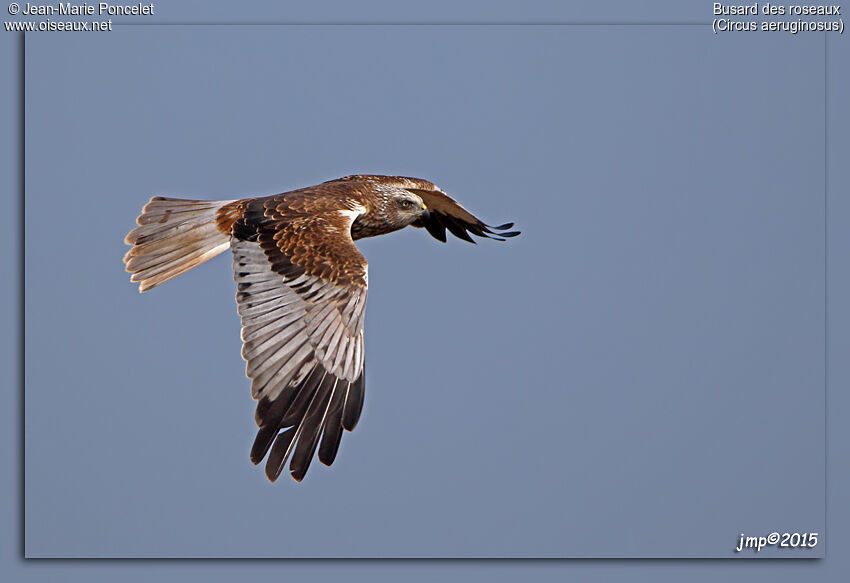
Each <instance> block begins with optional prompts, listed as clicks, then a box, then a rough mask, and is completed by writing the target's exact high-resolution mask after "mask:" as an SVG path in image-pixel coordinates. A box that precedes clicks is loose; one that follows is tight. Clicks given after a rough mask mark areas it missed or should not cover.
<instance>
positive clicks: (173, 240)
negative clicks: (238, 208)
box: [124, 196, 236, 292]
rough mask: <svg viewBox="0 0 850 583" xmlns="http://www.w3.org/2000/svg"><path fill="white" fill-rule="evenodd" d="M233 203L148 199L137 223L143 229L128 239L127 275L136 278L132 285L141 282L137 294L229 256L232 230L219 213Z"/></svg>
mask: <svg viewBox="0 0 850 583" xmlns="http://www.w3.org/2000/svg"><path fill="white" fill-rule="evenodd" d="M233 202H236V201H232V200H183V199H180V198H165V197H162V196H155V197H153V198H152V199H150V202H148V204H146V205H145V207H144V208H143V209H142V214H141V215H139V218H137V219H136V223H138V225H139V226H138V227H136V228H135V229H133V230H132V231H130V232H129V233H127V236H126V237H125V238H124V242H125V243H126V244H128V245H132V246H133V248H132V249H130V250H129V251H128V252H127V254H126V255H125V256H124V263H125V266H126V269H127V271H129V272H130V273H132V274H133V276H132V277H131V278H130V281H137V282H139V291H140V292H144V291H147V290H149V289H151V288H154V287H156V286H158V285H159V284H161V283H164V282H166V281H168V280H169V279H171V278H173V277H177V276H178V275H180V274H181V273H183V272H184V271H189V270H190V269H192V268H193V267H195V266H197V265H200V264H201V263H203V262H204V261H207V260H208V259H212V258H213V257H215V256H216V255H218V254H219V253H221V252H223V251H225V250H227V248H228V247H229V246H230V235H229V231H230V229H229V226H230V225H229V224H226V223H227V221H226V220H222V219H223V218H224V217H223V216H222V213H221V212H220V211H226V210H227V209H223V207H225V206H226V205H229V204H231V203H233ZM225 214H227V213H225ZM217 219H219V220H218V221H217ZM217 222H218V224H217ZM231 222H232V221H231ZM225 225H226V226H227V227H228V228H223V227H224V226H225Z"/></svg>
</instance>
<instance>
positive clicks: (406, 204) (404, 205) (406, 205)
mask: <svg viewBox="0 0 850 583" xmlns="http://www.w3.org/2000/svg"><path fill="white" fill-rule="evenodd" d="M398 204H399V206H401V208H403V209H409V208H413V201H410V200H407V199H405V200H401V201H399V203H398Z"/></svg>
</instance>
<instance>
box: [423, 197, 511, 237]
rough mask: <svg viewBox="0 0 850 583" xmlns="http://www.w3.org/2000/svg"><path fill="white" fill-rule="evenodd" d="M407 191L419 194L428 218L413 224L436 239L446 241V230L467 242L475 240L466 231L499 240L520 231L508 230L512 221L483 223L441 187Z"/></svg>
mask: <svg viewBox="0 0 850 583" xmlns="http://www.w3.org/2000/svg"><path fill="white" fill-rule="evenodd" d="M407 190H409V191H411V192H414V193H416V194H418V195H419V196H420V197H422V200H423V201H424V202H425V205H426V206H427V207H428V211H429V213H430V214H429V216H428V217H427V218H422V219H418V220H417V221H416V222H415V223H413V226H414V227H425V228H426V229H428V232H429V233H431V235H433V237H434V238H435V239H437V240H438V241H442V242H443V243H445V242H446V229H448V230H449V232H451V234H452V235H454V236H455V237H458V238H460V239H463V240H464V241H469V242H470V243H475V240H473V238H472V237H470V236H469V233H472V234H473V235H477V236H478V237H486V238H488V239H496V240H498V241H504V238H503V237H516V236H517V235H519V234H520V233H519V231H507V229H510V228H511V227H513V226H514V224H513V223H505V224H504V225H499V226H498V227H493V226H491V225H488V224H486V223H483V222H482V221H481V220H479V219H478V218H477V217H476V216H474V215H473V214H472V213H470V212H469V211H468V210H466V209H465V208H463V206H461V204H460V203H459V202H457V201H456V200H454V199H453V198H452V197H450V196H449V195H447V194H446V193H445V192H442V191H440V190H425V189H417V188H408V189H407Z"/></svg>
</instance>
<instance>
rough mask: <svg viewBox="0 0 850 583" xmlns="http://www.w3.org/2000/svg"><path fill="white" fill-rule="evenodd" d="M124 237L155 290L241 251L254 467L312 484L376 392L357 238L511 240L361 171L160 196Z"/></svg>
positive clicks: (398, 179)
mask: <svg viewBox="0 0 850 583" xmlns="http://www.w3.org/2000/svg"><path fill="white" fill-rule="evenodd" d="M137 223H138V225H139V226H138V227H136V228H135V229H133V230H132V231H130V233H128V235H127V237H126V238H125V242H126V243H127V244H129V245H132V246H133V247H132V249H130V250H129V251H128V252H127V254H126V255H125V257H124V262H125V264H126V269H127V271H129V272H131V273H132V274H133V275H132V277H131V281H134V282H139V291H142V292H143V291H147V290H149V289H152V288H154V287H156V286H158V285H159V284H161V283H164V282H166V281H168V280H169V279H171V278H173V277H176V276H177V275H180V274H181V273H183V272H185V271H188V270H189V269H191V268H192V267H195V266H196V265H199V264H201V263H203V262H204V261H206V260H208V259H210V258H211V257H214V256H215V255H218V254H219V253H221V252H223V251H224V250H226V249H227V248H230V249H231V250H232V252H233V274H234V279H235V280H236V283H237V293H236V301H237V307H238V311H239V315H240V317H241V319H242V341H243V346H242V356H243V358H244V359H245V360H246V362H247V365H246V373H247V375H248V377H249V378H250V379H251V394H252V396H253V397H254V399H256V400H257V401H258V403H257V409H256V414H255V420H256V422H257V425H258V426H259V431H258V432H257V437H256V439H255V441H254V446H253V448H252V449H251V461H253V462H254V463H255V464H257V463H260V462H261V461H262V460H263V458H265V457H266V455H268V459H267V461H266V475H267V476H268V477H269V479H270V480H272V481H274V480H276V479H277V478H278V477H279V476H280V474H281V472H282V471H283V467H284V465H285V464H286V462H287V460H291V461H290V466H289V470H290V473H291V475H292V477H293V478H295V479H296V480H298V481H300V480H302V479H303V478H304V475H305V474H306V472H307V469H308V468H309V466H310V462H311V460H312V458H313V455H314V454H315V452H316V449H317V448H318V450H319V453H318V457H319V460H320V461H321V462H322V463H324V464H326V465H330V464H331V463H333V461H334V459H335V458H336V454H337V451H338V449H339V443H340V439H341V437H342V431H343V429H346V430H348V431H351V430H352V429H354V426H355V425H356V424H357V421H358V420H359V418H360V412H361V410H362V408H363V395H364V388H365V372H364V362H365V360H364V342H363V318H364V314H365V308H366V295H367V287H368V266H367V263H366V259H365V258H364V257H363V255H361V254H360V251H358V249H357V246H356V245H355V244H354V241H355V240H357V239H361V238H363V237H374V236H376V235H383V234H386V233H391V232H393V231H397V230H399V229H402V228H404V227H406V226H408V225H412V226H414V227H420V228H425V229H427V230H428V232H429V233H430V234H431V235H433V236H434V237H435V238H436V239H438V240H440V241H443V242H445V241H446V230H448V231H449V232H450V233H452V234H453V235H455V236H457V237H459V238H461V239H464V240H466V241H470V242H474V240H473V239H472V237H471V236H470V234H472V235H476V236H479V237H487V238H492V239H499V240H503V238H504V237H513V236H515V235H518V234H519V233H518V232H516V231H506V229H510V228H511V227H512V224H510V223H509V224H505V225H501V226H499V227H491V226H489V225H486V224H484V223H483V222H481V221H480V220H478V219H477V218H476V217H475V216H473V215H472V214H471V213H470V212H469V211H467V210H466V209H465V208H463V207H462V206H461V205H460V204H458V203H457V202H456V201H454V200H453V199H452V198H450V197H449V196H448V195H447V194H445V193H444V192H442V191H441V190H440V189H439V188H437V187H436V186H434V185H433V184H432V183H430V182H428V181H427V180H421V179H418V178H407V177H402V176H377V175H356V176H346V177H344V178H340V179H337V180H331V181H329V182H324V183H322V184H319V185H316V186H310V187H308V188H302V189H299V190H293V191H290V192H285V193H282V194H277V195H274V196H267V197H262V198H246V199H242V200H221V201H199V200H181V199H175V198H163V197H154V198H152V199H151V200H150V202H148V204H147V205H145V207H144V209H143V210H142V214H141V215H140V216H139V218H138V219H137Z"/></svg>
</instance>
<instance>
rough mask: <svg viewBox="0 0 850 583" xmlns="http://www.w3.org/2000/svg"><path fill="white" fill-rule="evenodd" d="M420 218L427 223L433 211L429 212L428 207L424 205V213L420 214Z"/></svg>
mask: <svg viewBox="0 0 850 583" xmlns="http://www.w3.org/2000/svg"><path fill="white" fill-rule="evenodd" d="M419 218H420V219H422V220H423V221H427V220H428V219H430V218H431V211H429V210H428V207H426V206H425V205H424V204H423V205H422V212H420V213H419Z"/></svg>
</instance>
